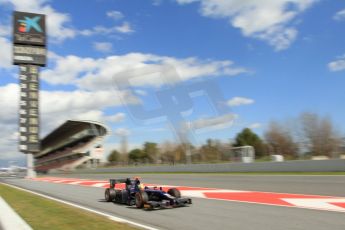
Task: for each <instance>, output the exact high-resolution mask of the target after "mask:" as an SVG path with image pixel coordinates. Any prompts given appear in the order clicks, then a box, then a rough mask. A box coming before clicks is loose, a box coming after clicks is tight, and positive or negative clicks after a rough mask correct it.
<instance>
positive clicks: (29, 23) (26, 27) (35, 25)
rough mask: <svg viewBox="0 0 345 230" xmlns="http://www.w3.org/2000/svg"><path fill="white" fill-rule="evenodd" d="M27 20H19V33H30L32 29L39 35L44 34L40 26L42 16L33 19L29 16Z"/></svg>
mask: <svg viewBox="0 0 345 230" xmlns="http://www.w3.org/2000/svg"><path fill="white" fill-rule="evenodd" d="M24 18H25V19H20V20H18V22H19V28H18V31H19V32H22V33H24V32H25V33H27V32H30V30H31V29H34V30H36V31H37V32H39V33H42V28H41V26H40V25H39V20H40V19H41V16H35V17H33V18H29V17H27V16H24Z"/></svg>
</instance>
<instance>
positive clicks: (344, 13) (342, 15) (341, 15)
mask: <svg viewBox="0 0 345 230" xmlns="http://www.w3.org/2000/svg"><path fill="white" fill-rule="evenodd" d="M333 19H334V20H338V21H340V20H345V9H343V10H341V11H338V12H337V13H336V14H335V15H334V16H333Z"/></svg>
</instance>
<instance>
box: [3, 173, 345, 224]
mask: <svg viewBox="0 0 345 230" xmlns="http://www.w3.org/2000/svg"><path fill="white" fill-rule="evenodd" d="M58 176H59V177H65V178H66V177H74V178H76V177H78V178H87V179H97V180H98V179H99V180H106V179H109V177H112V178H123V177H126V175H125V174H118V175H111V176H110V175H105V174H96V175H91V174H89V175H76V174H72V175H58ZM130 176H133V175H130ZM138 176H141V178H142V180H143V181H145V182H146V183H154V184H171V185H185V186H195V187H208V188H221V189H238V190H256V191H269V192H284V193H303V194H315V195H329V196H342V197H344V196H345V176H268V175H265V176H250V175H244V176H240V175H236V176H234V175H209V174H202V175H198V174H186V175H181V174H160V175H155V174H143V175H138ZM4 181H5V182H7V183H10V184H13V185H17V186H19V187H23V188H26V189H30V190H33V191H36V192H41V193H44V194H46V195H50V196H53V197H55V198H59V199H62V200H66V201H70V202H73V203H76V204H80V205H83V206H86V207H89V208H93V209H96V210H99V211H102V212H105V213H108V214H112V215H115V216H118V217H122V218H125V219H129V220H131V221H135V222H139V223H141V224H145V225H149V226H152V227H155V228H158V229H212V230H217V229H244V230H246V229H248V230H252V229H256V230H261V229H262V230H269V229H272V230H279V229H301V230H302V229H303V230H304V229H316V230H318V229H320V230H323V229H332V230H338V229H339V230H344V229H345V213H342V212H328V211H320V210H310V209H300V208H288V207H280V206H268V205H261V204H251V203H239V202H231V201H222V200H210V199H202V198H193V203H194V204H193V205H192V206H191V207H186V208H176V209H164V210H155V211H144V210H137V209H136V208H134V207H127V206H123V205H117V204H114V203H106V202H104V200H103V192H104V189H103V188H95V187H83V186H76V185H66V184H57V183H49V182H41V181H30V180H24V179H4Z"/></svg>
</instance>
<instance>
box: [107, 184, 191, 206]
mask: <svg viewBox="0 0 345 230" xmlns="http://www.w3.org/2000/svg"><path fill="white" fill-rule="evenodd" d="M109 182H110V186H109V188H107V189H106V190H105V193H104V195H105V200H106V201H107V202H115V203H120V204H126V205H129V206H132V205H135V206H136V207H137V208H145V209H155V208H169V207H181V206H187V205H189V204H192V199H190V198H187V197H181V193H180V191H179V190H178V189H176V188H170V189H169V190H168V191H167V192H165V191H164V190H163V189H162V187H160V188H157V187H151V188H149V187H147V186H143V184H141V183H140V180H139V179H138V178H135V179H129V178H127V179H110V180H109ZM121 183H124V184H125V188H124V189H117V188H115V185H116V184H121Z"/></svg>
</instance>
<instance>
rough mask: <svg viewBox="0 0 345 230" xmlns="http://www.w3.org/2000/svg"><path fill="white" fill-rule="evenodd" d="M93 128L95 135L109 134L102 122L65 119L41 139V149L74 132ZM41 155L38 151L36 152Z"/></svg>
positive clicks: (62, 139)
mask: <svg viewBox="0 0 345 230" xmlns="http://www.w3.org/2000/svg"><path fill="white" fill-rule="evenodd" d="M95 128H96V129H97V130H95V131H96V132H95V136H98V135H99V136H105V135H107V134H109V132H110V131H109V129H108V128H107V127H106V126H105V125H104V124H102V123H100V122H96V121H88V120H67V121H66V122H65V123H63V124H62V125H60V126H59V127H57V128H56V129H55V130H53V131H52V132H50V133H49V134H48V135H47V136H46V137H44V138H43V139H42V140H41V151H44V149H46V148H49V147H51V146H52V145H53V144H54V145H55V144H56V142H57V141H63V142H64V141H65V140H66V141H67V140H68V139H69V138H70V137H71V136H73V135H74V134H75V133H78V132H80V131H83V130H94V129H95ZM37 155H41V154H40V153H38V154H36V156H37Z"/></svg>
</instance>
